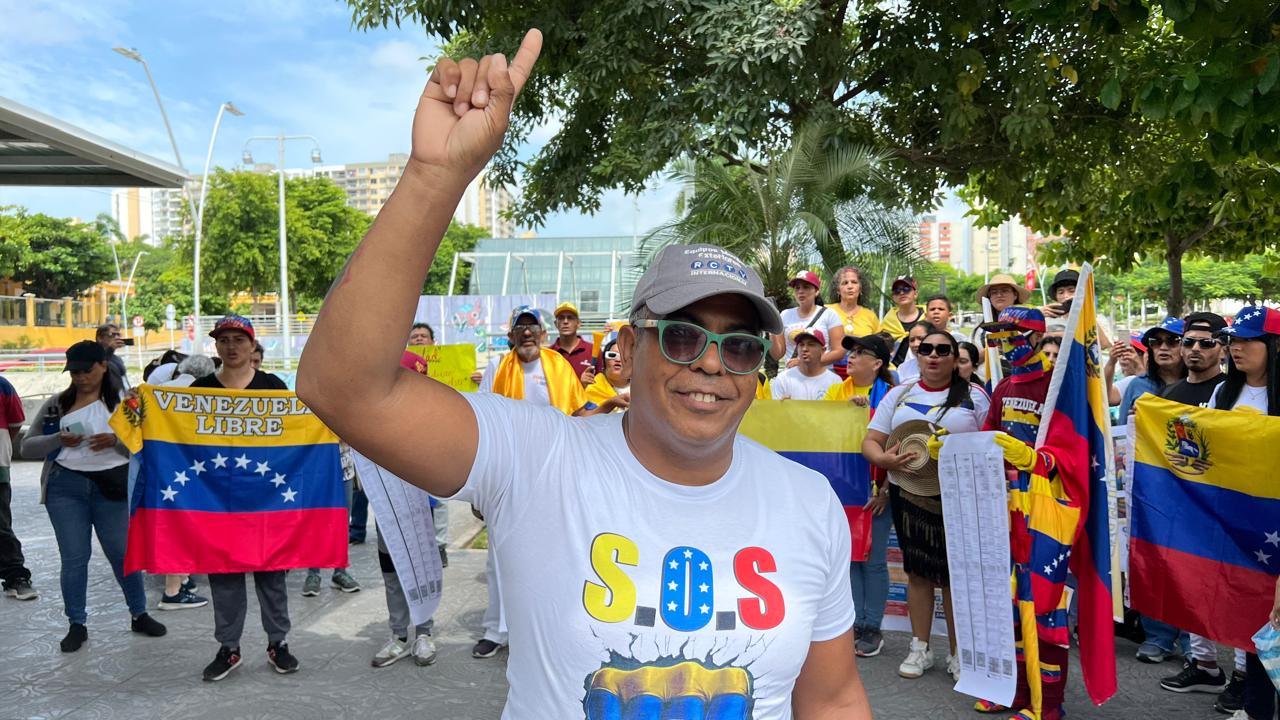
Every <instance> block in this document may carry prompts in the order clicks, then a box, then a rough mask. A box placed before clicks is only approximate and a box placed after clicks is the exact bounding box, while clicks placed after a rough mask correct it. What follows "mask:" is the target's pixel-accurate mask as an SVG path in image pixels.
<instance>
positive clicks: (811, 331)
mask: <svg viewBox="0 0 1280 720" xmlns="http://www.w3.org/2000/svg"><path fill="white" fill-rule="evenodd" d="M805 336H808V337H811V338H813V339H814V340H817V341H818V344H819V345H822V346H823V347H826V345H827V336H826V335H824V334H823V333H822V331H821V330H819V329H818V328H815V327H810V328H800V329H798V330H792V331H791V342H793V343H798V342H800V338H802V337H805Z"/></svg>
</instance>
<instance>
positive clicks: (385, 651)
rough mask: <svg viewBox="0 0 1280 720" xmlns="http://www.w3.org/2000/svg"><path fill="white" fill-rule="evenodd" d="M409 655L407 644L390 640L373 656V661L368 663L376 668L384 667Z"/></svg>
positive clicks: (396, 639)
mask: <svg viewBox="0 0 1280 720" xmlns="http://www.w3.org/2000/svg"><path fill="white" fill-rule="evenodd" d="M408 654H409V643H407V642H404V641H403V640H401V639H400V638H395V637H393V638H391V639H390V640H388V641H387V644H386V645H383V646H382V649H381V650H379V651H378V654H376V655H374V656H373V660H372V661H371V662H370V663H369V664H370V665H373V666H374V667H376V668H380V667H386V666H388V665H390V664H391V663H393V662H395V661H397V660H399V659H400V658H402V657H406V656H407V655H408Z"/></svg>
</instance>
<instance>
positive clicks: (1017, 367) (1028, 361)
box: [987, 330, 1044, 375]
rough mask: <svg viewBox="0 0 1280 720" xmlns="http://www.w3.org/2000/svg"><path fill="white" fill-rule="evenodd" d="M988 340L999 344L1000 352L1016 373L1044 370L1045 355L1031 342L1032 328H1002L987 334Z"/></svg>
mask: <svg viewBox="0 0 1280 720" xmlns="http://www.w3.org/2000/svg"><path fill="white" fill-rule="evenodd" d="M987 340H988V341H991V342H993V343H996V344H998V346H999V347H1000V354H1001V355H1003V356H1004V359H1005V360H1008V361H1009V365H1010V366H1012V368H1013V374H1014V375H1021V374H1022V373H1026V372H1034V371H1036V370H1044V356H1043V355H1041V354H1040V353H1039V352H1037V351H1036V348H1035V346H1034V345H1032V344H1031V331H1030V330H1002V331H1000V332H993V333H990V334H989V335H987Z"/></svg>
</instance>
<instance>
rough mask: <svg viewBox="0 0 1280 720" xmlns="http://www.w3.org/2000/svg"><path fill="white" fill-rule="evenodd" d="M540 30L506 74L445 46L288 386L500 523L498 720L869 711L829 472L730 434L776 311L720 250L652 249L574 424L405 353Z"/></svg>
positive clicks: (368, 445)
mask: <svg viewBox="0 0 1280 720" xmlns="http://www.w3.org/2000/svg"><path fill="white" fill-rule="evenodd" d="M541 44H542V36H541V34H539V33H538V32H537V31H536V30H533V31H530V32H529V34H528V35H527V36H526V37H525V40H524V42H523V44H522V45H521V47H520V50H519V52H518V53H517V54H516V56H515V59H514V60H513V61H512V62H511V65H510V67H508V65H507V60H506V58H505V57H503V56H502V55H490V56H488V57H485V58H483V59H481V60H479V61H477V60H473V59H464V60H461V61H457V62H455V61H453V60H450V59H442V60H440V62H439V64H438V65H437V66H436V68H435V70H434V72H433V73H432V76H431V79H430V80H429V81H428V83H427V87H426V90H425V92H424V93H423V95H422V98H421V99H420V100H419V103H418V109H417V114H416V117H415V118H414V124H413V150H412V155H411V159H410V161H409V162H408V164H407V165H406V167H405V172H404V175H403V177H402V178H401V179H400V183H399V185H398V186H397V188H396V190H395V192H394V193H392V195H391V198H390V199H389V200H388V201H387V203H386V205H385V206H384V207H383V209H382V211H381V212H380V213H379V215H378V218H377V220H376V221H375V222H374V225H373V227H372V228H371V229H370V231H369V234H368V235H367V236H366V237H365V239H364V241H363V242H362V243H361V245H360V247H359V248H358V249H357V250H356V252H355V254H354V255H353V256H352V258H351V260H350V261H349V262H348V265H347V268H346V269H345V270H344V271H343V274H342V276H341V277H340V278H339V279H338V280H337V282H336V283H335V284H334V287H333V289H332V290H331V291H330V294H329V297H328V299H327V300H326V301H325V304H324V307H323V309H322V311H321V313H320V318H319V319H318V321H317V323H316V326H315V330H314V331H313V333H312V335H311V337H310V339H309V341H308V343H307V348H306V351H305V353H304V354H303V357H302V361H301V364H300V366H299V370H298V393H299V395H300V396H301V397H302V399H303V400H304V401H305V402H306V403H307V404H308V405H309V406H310V407H311V409H312V410H313V411H315V413H316V414H317V415H318V416H320V417H321V418H322V419H323V420H324V421H325V422H326V423H327V424H328V425H329V426H330V427H331V428H333V430H334V431H335V432H337V433H338V434H339V435H340V436H342V437H343V438H345V439H347V440H348V441H349V442H350V443H351V445H352V446H354V447H355V448H356V449H358V450H360V451H361V452H362V453H364V454H366V455H367V456H369V457H370V458H371V459H372V460H374V461H375V462H378V463H380V464H381V465H383V466H384V467H386V468H387V469H388V470H390V471H392V472H394V473H395V474H397V475H399V476H401V477H403V478H404V479H406V480H407V481H409V482H412V483H415V484H417V485H419V486H420V487H422V488H424V489H426V490H427V491H428V492H430V493H431V494H433V495H437V496H440V497H457V498H458V499H462V500H467V501H470V502H473V503H474V504H475V505H476V506H477V507H478V508H479V509H480V511H481V512H483V513H484V515H485V517H486V518H487V520H488V522H489V523H491V524H492V525H493V527H494V529H495V532H494V533H493V537H494V538H495V539H496V545H495V552H496V553H497V555H498V557H499V559H500V563H501V567H502V568H503V591H504V594H505V598H504V610H505V612H506V615H507V626H508V629H509V632H510V637H511V648H512V650H511V656H510V661H509V665H508V671H507V677H508V679H509V680H510V692H509V695H508V700H507V704H506V708H505V709H504V711H503V718H505V719H506V720H535V719H536V720H541V719H542V718H574V717H576V718H586V720H604V719H605V718H618V717H627V716H630V715H632V714H634V713H635V712H636V711H637V710H638V709H639V708H640V706H643V707H645V708H649V709H653V708H652V707H651V706H657V707H658V714H667V713H681V714H684V715H698V716H708V717H716V718H739V719H742V720H745V719H746V718H754V719H755V720H781V719H783V718H791V717H796V718H799V719H800V720H815V719H818V718H822V719H827V718H831V719H835V718H840V719H842V720H844V719H848V720H854V719H857V720H863V719H866V718H870V717H871V711H870V707H869V706H868V704H867V698H866V693H865V691H864V689H863V687H862V683H861V681H860V679H859V676H858V670H857V665H856V662H855V659H854V653H853V635H852V627H853V620H854V617H853V615H854V613H853V604H852V601H851V594H850V589H849V574H848V561H849V552H850V551H849V547H850V540H849V531H848V522H847V521H846V519H845V516H844V513H843V511H842V510H841V508H840V504H839V502H838V501H837V499H836V497H835V495H834V494H833V492H832V491H831V489H830V485H829V483H827V481H826V480H825V479H824V478H823V477H822V476H820V475H818V474H816V473H813V472H810V471H808V470H806V469H803V468H801V467H800V466H799V465H796V464H793V463H791V462H790V461H788V460H785V459H783V458H782V457H780V456H778V455H776V454H774V453H771V452H769V451H767V450H765V449H764V448H762V447H760V446H759V445H757V444H755V443H753V442H750V441H748V440H745V439H742V438H739V437H738V436H737V428H738V425H739V423H740V421H741V420H742V417H743V415H744V414H745V413H746V411H747V408H748V406H750V404H751V402H752V400H753V398H754V397H755V384H756V372H757V370H758V369H759V368H760V366H761V365H762V364H763V362H764V357H765V350H766V343H767V341H766V339H765V333H766V332H770V333H778V332H781V331H782V323H781V319H780V317H779V315H778V312H777V310H776V309H775V308H774V307H773V306H772V304H771V303H770V302H769V301H768V300H766V299H765V297H764V294H763V286H762V284H761V281H760V278H759V276H757V275H756V273H755V272H753V271H752V270H751V269H749V268H747V267H745V266H744V265H743V264H742V262H741V261H739V260H738V259H737V258H735V257H734V256H733V255H731V254H729V253H726V252H725V251H723V250H721V249H719V248H715V247H711V246H705V245H698V246H669V247H667V248H665V249H663V250H662V251H661V252H660V253H659V254H658V255H657V256H656V257H655V258H654V259H653V261H652V263H651V264H650V266H649V269H648V270H647V271H646V272H645V274H644V276H643V277H642V278H641V279H640V281H639V283H638V284H637V287H636V291H635V295H634V297H633V305H632V312H631V321H632V323H631V325H629V326H627V327H624V328H622V330H621V331H620V334H619V340H618V345H617V347H618V351H619V352H620V354H621V357H622V360H623V363H624V364H625V365H626V366H627V367H628V368H629V369H630V370H631V376H632V381H631V404H630V407H629V409H628V410H627V412H625V413H620V414H600V415H594V416H592V417H588V418H574V417H568V416H566V415H564V414H563V413H561V412H558V411H557V410H555V409H552V408H546V407H538V406H536V405H534V404H531V403H527V402H514V401H511V400H509V399H507V398H502V397H498V396H496V395H492V394H486V393H478V394H471V395H467V396H464V395H462V394H460V393H458V392H455V391H454V390H452V389H451V388H449V387H447V386H445V385H442V384H440V383H438V382H436V381H434V380H431V379H429V378H425V377H422V376H420V375H416V374H414V373H411V372H408V371H401V370H399V369H398V364H397V359H398V358H399V356H400V354H401V353H402V352H403V349H404V348H403V346H402V344H401V341H402V338H403V336H402V334H401V333H402V332H403V330H402V328H404V327H405V326H406V325H408V324H409V323H410V322H412V319H413V311H414V308H415V305H416V300H417V297H418V294H419V292H420V290H421V288H422V283H423V281H424V279H425V278H426V275H427V270H428V268H429V267H430V265H431V261H432V258H433V257H434V256H435V254H436V250H437V248H438V247H439V244H440V239H441V238H442V237H443V235H444V232H445V229H446V227H447V226H448V224H449V220H450V218H451V217H452V215H453V210H454V207H455V206H456V205H457V203H458V201H459V199H460V198H461V196H462V193H463V191H464V190H465V189H466V187H467V184H468V183H469V182H470V181H471V180H472V178H474V177H475V176H476V175H477V174H478V173H479V171H480V170H481V168H483V167H484V165H485V163H486V162H487V161H488V160H489V158H490V157H491V156H492V155H493V153H494V152H495V151H496V150H497V149H498V147H499V145H500V144H501V142H502V137H503V134H504V132H505V131H506V128H507V123H508V117H509V114H510V112H511V105H512V102H513V101H514V99H515V97H516V94H517V93H518V92H519V90H520V88H521V87H522V86H523V85H524V83H525V80H526V79H528V77H529V73H530V71H531V70H532V68H533V64H534V60H535V59H536V58H537V56H538V53H539V51H540V49H541ZM388 428H397V429H398V430H397V431H395V432H388V431H387V429H388ZM422 428H429V430H422ZM581 448H591V449H592V452H591V453H589V454H587V455H585V456H584V455H583V454H582V453H581V452H576V450H578V449H581ZM424 456H428V457H430V458H431V462H426V463H424V462H422V458H423V457H424Z"/></svg>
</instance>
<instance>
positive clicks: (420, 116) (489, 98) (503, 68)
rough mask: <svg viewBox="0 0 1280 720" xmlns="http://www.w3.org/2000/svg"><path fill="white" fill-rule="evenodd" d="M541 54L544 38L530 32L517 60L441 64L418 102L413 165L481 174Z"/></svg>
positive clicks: (501, 58)
mask: <svg viewBox="0 0 1280 720" xmlns="http://www.w3.org/2000/svg"><path fill="white" fill-rule="evenodd" d="M541 51H542V33H541V32H539V31H538V30H536V29H534V30H530V31H529V32H528V34H526V35H525V36H524V41H523V42H521V43H520V49H519V50H518V51H517V52H516V56H515V59H513V60H512V61H511V64H510V66H508V65H507V58H506V56H504V55H502V54H496V55H486V56H485V57H483V58H481V59H480V60H479V61H477V60H474V59H472V58H464V59H462V60H460V61H456V62H455V61H454V60H451V59H449V58H441V59H440V62H439V63H437V64H436V68H435V71H434V72H432V73H431V78H430V79H429V80H428V81H427V87H426V89H425V90H423V91H422V97H421V98H419V99H418V110H417V113H416V114H415V115H414V118H413V151H412V154H411V156H410V157H411V159H410V163H411V164H416V165H417V166H418V168H419V169H429V170H431V169H440V170H445V171H446V172H449V173H451V174H455V175H456V174H458V173H465V174H466V176H467V177H468V178H470V177H474V176H475V175H476V174H478V173H479V172H480V170H481V168H483V167H484V165H485V163H487V162H488V161H489V158H491V157H493V154H494V153H495V152H497V150H498V147H499V146H501V145H502V136H503V134H504V133H506V130H507V125H508V123H509V121H510V118H511V106H512V104H513V103H514V102H515V99H516V96H517V95H519V94H520V90H521V89H522V88H523V87H524V84H525V81H526V80H528V79H529V73H530V72H531V71H532V70H533V64H534V62H535V61H536V60H537V59H538V54H539V53H540V52H541Z"/></svg>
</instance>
